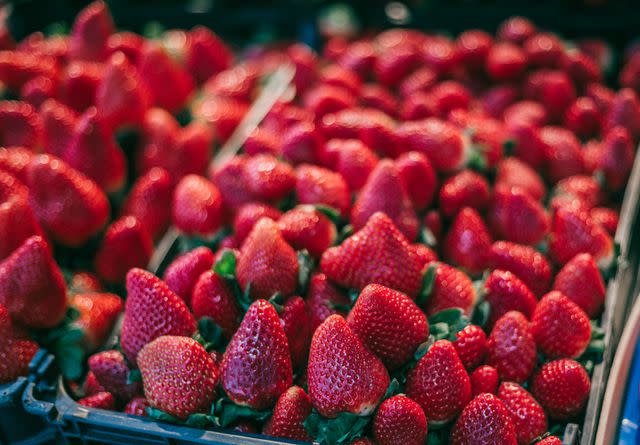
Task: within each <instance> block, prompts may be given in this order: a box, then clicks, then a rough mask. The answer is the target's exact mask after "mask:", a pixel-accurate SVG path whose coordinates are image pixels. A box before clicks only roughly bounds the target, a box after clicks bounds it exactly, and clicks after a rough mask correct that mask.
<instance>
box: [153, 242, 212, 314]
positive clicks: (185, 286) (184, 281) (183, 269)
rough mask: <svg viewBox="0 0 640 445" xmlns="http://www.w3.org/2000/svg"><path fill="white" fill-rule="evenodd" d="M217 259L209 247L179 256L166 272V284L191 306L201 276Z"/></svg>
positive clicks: (202, 247)
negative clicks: (193, 293) (194, 290)
mask: <svg viewBox="0 0 640 445" xmlns="http://www.w3.org/2000/svg"><path fill="white" fill-rule="evenodd" d="M214 262H215V258H214V256H213V252H211V250H210V249H209V248H208V247H205V246H201V247H197V248H195V249H193V250H192V251H190V252H187V253H185V254H184V255H181V256H179V257H178V258H176V259H175V260H173V261H172V262H171V264H169V266H168V267H167V269H166V270H165V272H164V276H163V277H162V278H163V279H164V282H165V283H167V286H169V289H171V290H172V291H173V292H174V293H175V294H176V295H177V296H179V297H180V298H182V299H183V300H184V301H185V302H186V303H187V305H188V306H191V295H192V292H193V288H194V286H195V285H196V281H198V278H199V277H200V275H201V274H202V273H204V272H206V271H208V270H209V269H211V267H212V266H213V263H214Z"/></svg>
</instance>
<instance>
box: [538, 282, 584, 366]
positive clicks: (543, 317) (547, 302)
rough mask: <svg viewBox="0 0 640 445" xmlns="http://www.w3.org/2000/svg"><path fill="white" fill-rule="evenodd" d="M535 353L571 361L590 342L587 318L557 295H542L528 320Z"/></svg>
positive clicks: (566, 300)
mask: <svg viewBox="0 0 640 445" xmlns="http://www.w3.org/2000/svg"><path fill="white" fill-rule="evenodd" d="M531 332H532V334H533V337H534V339H535V341H536V345H537V346H538V350H539V351H540V352H542V353H543V354H544V355H546V356H547V357H550V358H562V357H567V358H575V357H578V356H579V355H581V354H582V353H583V352H584V351H585V349H586V348H587V345H588V344H589V340H590V338H591V323H590V322H589V316H588V315H587V314H586V313H585V312H584V311H583V310H582V309H580V306H578V305H577V304H575V303H574V302H573V301H571V300H570V299H569V298H568V297H566V296H565V295H563V294H562V293H561V292H559V291H551V292H549V293H548V294H546V295H545V296H544V297H542V299H541V300H540V302H538V305H537V306H536V309H535V311H534V312H533V315H532V316H531Z"/></svg>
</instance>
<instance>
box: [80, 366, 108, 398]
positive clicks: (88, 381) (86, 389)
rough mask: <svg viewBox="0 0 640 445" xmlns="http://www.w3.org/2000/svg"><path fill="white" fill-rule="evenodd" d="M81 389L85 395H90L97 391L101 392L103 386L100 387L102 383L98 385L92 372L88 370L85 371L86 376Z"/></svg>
mask: <svg viewBox="0 0 640 445" xmlns="http://www.w3.org/2000/svg"><path fill="white" fill-rule="evenodd" d="M82 391H83V393H84V395H85V396H92V395H94V394H97V393H99V392H103V391H104V388H103V387H102V385H100V383H99V382H98V379H96V376H95V375H94V374H93V372H91V371H89V372H87V377H86V378H85V379H84V385H83V386H82Z"/></svg>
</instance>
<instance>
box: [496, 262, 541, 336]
mask: <svg viewBox="0 0 640 445" xmlns="http://www.w3.org/2000/svg"><path fill="white" fill-rule="evenodd" d="M484 292H485V295H484V299H485V301H487V302H488V303H489V304H490V305H491V313H490V316H489V320H488V325H487V326H488V327H492V326H493V325H494V323H495V322H496V321H498V319H499V318H500V317H502V316H503V315H504V314H506V313H507V312H509V311H518V312H521V313H522V314H523V315H524V316H525V317H527V319H530V318H531V314H533V311H534V309H535V308H536V304H537V303H538V301H537V299H536V297H535V295H534V294H533V293H532V292H531V290H529V288H528V287H527V285H526V284H524V282H523V281H522V280H520V279H519V278H518V277H517V276H515V275H514V274H513V273H511V272H508V271H506V270H500V269H497V270H494V271H493V272H491V274H490V275H489V277H487V280H486V281H485V283H484Z"/></svg>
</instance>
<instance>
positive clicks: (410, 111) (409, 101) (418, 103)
mask: <svg viewBox="0 0 640 445" xmlns="http://www.w3.org/2000/svg"><path fill="white" fill-rule="evenodd" d="M435 115H436V104H435V103H434V100H433V96H431V94H428V93H423V92H421V91H418V92H416V93H415V94H412V95H411V96H409V97H406V98H405V99H404V100H403V101H402V104H401V105H400V118H401V119H402V120H403V121H419V120H421V119H426V118H428V117H434V116H435Z"/></svg>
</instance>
